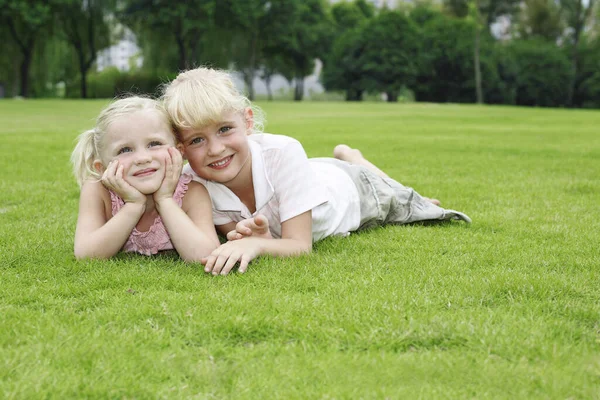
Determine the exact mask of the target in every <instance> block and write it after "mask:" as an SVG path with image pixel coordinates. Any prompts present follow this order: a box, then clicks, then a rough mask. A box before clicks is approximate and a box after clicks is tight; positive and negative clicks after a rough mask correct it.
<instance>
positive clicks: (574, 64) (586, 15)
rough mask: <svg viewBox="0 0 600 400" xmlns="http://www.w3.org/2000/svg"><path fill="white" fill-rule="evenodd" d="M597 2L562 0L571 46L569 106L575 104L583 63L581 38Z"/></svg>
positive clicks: (568, 40)
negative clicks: (578, 79) (578, 76)
mask: <svg viewBox="0 0 600 400" xmlns="http://www.w3.org/2000/svg"><path fill="white" fill-rule="evenodd" d="M595 4H596V0H585V1H584V0H560V5H561V10H562V12H563V13H564V16H565V22H566V25H567V26H568V28H569V29H568V31H567V35H566V40H567V44H568V46H569V47H570V49H569V50H570V51H569V53H570V62H571V81H570V82H569V86H568V91H567V105H568V106H572V105H573V98H574V94H575V85H576V83H577V75H578V73H579V69H580V64H581V55H580V53H579V51H578V50H579V49H580V46H579V44H580V40H581V37H582V35H583V32H584V30H585V28H586V26H587V24H588V23H589V22H590V19H591V16H592V10H594V6H595Z"/></svg>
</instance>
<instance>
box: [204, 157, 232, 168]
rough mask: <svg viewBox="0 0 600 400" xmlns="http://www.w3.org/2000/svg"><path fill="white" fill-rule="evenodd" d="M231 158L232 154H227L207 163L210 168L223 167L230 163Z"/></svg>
mask: <svg viewBox="0 0 600 400" xmlns="http://www.w3.org/2000/svg"><path fill="white" fill-rule="evenodd" d="M232 159H233V155H231V156H227V157H225V158H222V159H220V160H218V161H215V162H214V163H210V164H208V166H209V167H210V168H212V169H223V168H225V167H227V166H228V165H229V164H230V163H231V160H232Z"/></svg>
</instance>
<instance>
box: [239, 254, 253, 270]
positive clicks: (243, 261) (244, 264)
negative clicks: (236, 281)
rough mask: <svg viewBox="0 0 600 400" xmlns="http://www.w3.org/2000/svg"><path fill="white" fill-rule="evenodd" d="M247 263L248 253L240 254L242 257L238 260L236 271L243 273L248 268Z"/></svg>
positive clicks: (248, 259) (248, 261)
mask: <svg viewBox="0 0 600 400" xmlns="http://www.w3.org/2000/svg"><path fill="white" fill-rule="evenodd" d="M249 263H250V257H248V255H246V254H244V255H243V256H242V259H241V260H240V267H239V268H238V272H239V273H240V274H243V273H244V272H246V270H247V269H248V264H249Z"/></svg>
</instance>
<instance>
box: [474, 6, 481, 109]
mask: <svg viewBox="0 0 600 400" xmlns="http://www.w3.org/2000/svg"><path fill="white" fill-rule="evenodd" d="M480 20H481V16H480V15H479V0H476V1H475V49H474V51H473V64H474V65H473V67H474V69H475V93H476V96H477V104H483V88H482V84H481V61H480V60H479V53H480V47H481V25H480Z"/></svg>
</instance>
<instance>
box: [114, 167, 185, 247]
mask: <svg viewBox="0 0 600 400" xmlns="http://www.w3.org/2000/svg"><path fill="white" fill-rule="evenodd" d="M191 180H192V176H191V175H188V174H183V175H181V177H180V178H179V182H178V183H177V187H176V188H175V193H173V200H175V201H176V202H177V204H179V207H181V203H182V201H183V196H184V195H185V192H187V188H188V184H189V183H190V181H191ZM109 192H110V200H111V203H112V215H115V214H116V213H117V212H118V211H119V210H120V209H121V207H123V206H124V205H125V202H124V201H123V199H121V198H120V197H119V196H117V195H116V194H115V193H114V192H112V191H109ZM122 250H123V251H125V252H137V253H140V254H144V255H147V256H151V255H152V254H156V253H158V252H159V251H161V250H173V243H171V238H170V237H169V233H168V232H167V230H166V229H165V225H164V224H163V222H162V219H161V218H160V215H159V216H157V217H156V219H155V220H154V223H153V224H152V226H151V227H150V229H148V231H146V232H140V231H138V230H137V228H133V231H131V234H130V235H129V239H127V242H126V243H125V245H124V246H123V248H122Z"/></svg>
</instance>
